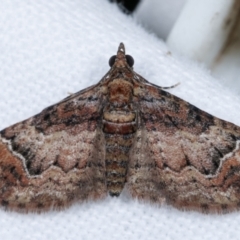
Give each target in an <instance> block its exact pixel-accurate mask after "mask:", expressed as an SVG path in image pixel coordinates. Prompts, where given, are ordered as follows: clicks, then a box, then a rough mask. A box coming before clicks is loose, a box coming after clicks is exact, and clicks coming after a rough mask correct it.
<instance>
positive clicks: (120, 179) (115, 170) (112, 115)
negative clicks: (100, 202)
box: [102, 78, 137, 196]
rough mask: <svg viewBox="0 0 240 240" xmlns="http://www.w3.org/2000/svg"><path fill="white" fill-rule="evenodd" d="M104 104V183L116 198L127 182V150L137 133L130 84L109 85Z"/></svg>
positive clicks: (121, 82) (118, 82)
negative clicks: (105, 182) (105, 181)
mask: <svg viewBox="0 0 240 240" xmlns="http://www.w3.org/2000/svg"><path fill="white" fill-rule="evenodd" d="M106 95H107V96H106V99H107V104H106V106H105V108H104V109H103V119H102V121H103V123H102V126H103V132H104V134H105V140H106V157H105V160H106V180H107V188H108V191H109V193H110V195H112V196H118V195H119V194H120V193H121V191H122V189H123V187H124V184H125V182H126V174H127V167H128V161H129V150H130V148H131V146H132V143H133V139H134V136H135V132H136V130H137V113H136V111H134V108H133V103H132V99H133V84H132V83H131V82H130V81H127V80H125V79H124V78H116V79H114V80H112V81H111V82H109V84H108V87H107V94H106Z"/></svg>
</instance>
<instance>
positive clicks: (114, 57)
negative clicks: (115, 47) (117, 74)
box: [108, 55, 116, 67]
mask: <svg viewBox="0 0 240 240" xmlns="http://www.w3.org/2000/svg"><path fill="white" fill-rule="evenodd" d="M115 59H116V55H113V56H112V57H110V59H109V61H108V64H109V66H110V67H112V66H113V64H114V63H115Z"/></svg>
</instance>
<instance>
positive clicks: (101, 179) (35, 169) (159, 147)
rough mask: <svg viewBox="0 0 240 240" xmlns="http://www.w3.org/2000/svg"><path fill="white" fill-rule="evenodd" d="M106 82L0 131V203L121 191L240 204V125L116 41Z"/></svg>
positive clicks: (202, 207)
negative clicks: (176, 89)
mask: <svg viewBox="0 0 240 240" xmlns="http://www.w3.org/2000/svg"><path fill="white" fill-rule="evenodd" d="M109 64H110V66H111V69H110V70H109V72H108V73H107V74H106V75H105V76H104V77H103V78H102V80H101V81H100V82H99V83H97V84H96V85H93V86H91V87H89V88H86V89H84V90H81V91H80V92H77V93H75V94H73V95H71V96H69V97H67V98H65V99H64V100H62V101H61V102H59V103H57V104H55V105H52V106H50V107H48V108H46V109H44V110H43V111H42V112H41V113H39V114H37V115H35V116H33V117H31V118H29V119H27V120H25V121H23V122H20V123H17V124H15V125H13V126H10V127H8V128H6V129H4V130H2V131H1V132H0V204H1V206H3V207H4V208H5V209H9V210H17V211H23V212H24V211H25V212H27V211H37V212H41V211H46V210H49V209H51V208H53V209H60V208H63V207H66V206H68V205H70V204H72V203H73V202H74V201H85V200H89V199H98V198H103V197H105V196H107V194H110V195H111V196H118V195H119V194H120V193H121V192H122V190H123V188H124V186H126V188H127V190H128V191H129V193H130V195H131V196H133V197H134V198H137V199H139V200H146V201H149V202H153V203H157V204H162V203H167V204H171V205H173V206H175V207H177V208H179V209H186V210H187V209H195V210H198V211H202V212H221V213H222V212H228V211H232V210H235V209H238V208H240V150H239V143H240V127H237V126H235V125H234V124H232V123H229V122H226V121H223V120H220V119H218V118H216V117H213V116H212V115H210V114H208V113H206V112H204V111H202V110H200V109H198V108H197V107H195V106H193V105H191V104H189V103H187V102H185V101H183V100H181V99H179V98H178V97H175V96H173V95H171V94H170V93H168V92H166V91H164V90H163V88H161V87H158V86H156V85H154V84H152V83H150V82H148V81H147V80H145V79H144V78H143V77H141V76H140V75H138V74H137V73H135V72H134V71H133V68H132V66H133V58H132V57H131V56H129V55H125V49H124V45H123V44H122V43H121V44H120V46H119V48H118V52H117V55H116V56H113V57H112V58H110V60H109Z"/></svg>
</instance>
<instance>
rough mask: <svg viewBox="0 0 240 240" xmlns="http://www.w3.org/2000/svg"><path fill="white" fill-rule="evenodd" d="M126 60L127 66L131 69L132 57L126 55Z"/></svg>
mask: <svg viewBox="0 0 240 240" xmlns="http://www.w3.org/2000/svg"><path fill="white" fill-rule="evenodd" d="M126 59H127V63H128V65H129V67H132V66H133V64H134V59H133V57H132V56H130V55H126Z"/></svg>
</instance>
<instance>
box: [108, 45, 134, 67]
mask: <svg viewBox="0 0 240 240" xmlns="http://www.w3.org/2000/svg"><path fill="white" fill-rule="evenodd" d="M133 64H134V59H133V57H132V56H130V55H126V54H125V47H124V44H123V43H120V45H119V47H118V51H117V55H113V56H112V57H111V58H110V59H109V66H110V67H113V66H114V67H117V68H124V67H127V66H129V67H130V68H132V67H133Z"/></svg>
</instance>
